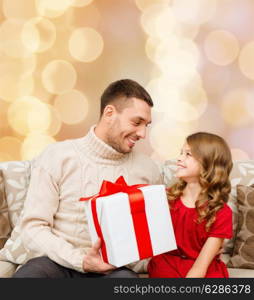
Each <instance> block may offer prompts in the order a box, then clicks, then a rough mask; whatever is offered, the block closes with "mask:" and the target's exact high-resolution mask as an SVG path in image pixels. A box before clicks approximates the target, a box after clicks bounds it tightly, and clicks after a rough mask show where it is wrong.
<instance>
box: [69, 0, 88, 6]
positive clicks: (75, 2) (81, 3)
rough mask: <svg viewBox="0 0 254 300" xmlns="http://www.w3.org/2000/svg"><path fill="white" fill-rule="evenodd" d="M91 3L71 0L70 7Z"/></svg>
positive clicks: (85, 0) (82, 0) (84, 0)
mask: <svg viewBox="0 0 254 300" xmlns="http://www.w3.org/2000/svg"><path fill="white" fill-rule="evenodd" d="M91 2H93V0H71V6H74V7H82V6H86V5H88V4H90V3H91Z"/></svg>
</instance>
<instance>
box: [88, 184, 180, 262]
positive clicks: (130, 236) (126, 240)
mask: <svg viewBox="0 0 254 300" xmlns="http://www.w3.org/2000/svg"><path fill="white" fill-rule="evenodd" d="M139 190H141V191H142V193H143V199H144V204H145V205H144V213H145V216H146V220H147V223H146V222H145V223H146V224H147V225H148V227H147V231H148V234H149V236H150V241H151V243H150V244H151V247H152V249H151V252H149V251H148V252H149V253H147V251H146V257H140V250H139V247H138V243H137V236H136V233H137V232H135V226H134V223H133V216H132V213H131V208H130V201H129V195H128V194H127V193H124V192H118V193H116V194H112V195H108V196H102V197H98V198H96V213H97V220H98V223H99V225H100V229H101V233H102V236H103V240H104V242H105V247H106V253H107V260H108V263H110V264H112V265H114V266H116V267H121V266H124V265H126V264H129V263H132V262H135V261H138V260H140V259H143V258H148V257H152V256H154V255H158V254H161V253H164V252H167V251H171V250H175V249H176V248H177V246H176V241H175V236H174V230H173V226H172V222H171V215H170V211H169V205H168V201H167V196H166V191H165V186H164V185H147V186H143V187H139ZM91 203H92V200H89V201H87V205H86V213H87V217H88V226H89V231H90V235H91V239H92V243H95V242H96V241H97V239H98V234H97V231H96V227H95V223H94V215H93V212H92V204H91ZM138 218H139V216H138V215H136V219H138ZM138 221H140V220H138ZM141 222H143V221H141ZM143 225H144V224H142V226H143ZM144 236H145V234H144ZM140 239H141V240H140ZM140 242H141V243H140ZM139 245H140V246H141V248H142V247H146V244H145V242H144V243H143V242H142V236H141V237H140V233H139ZM144 250H145V249H144ZM104 260H105V259H104Z"/></svg>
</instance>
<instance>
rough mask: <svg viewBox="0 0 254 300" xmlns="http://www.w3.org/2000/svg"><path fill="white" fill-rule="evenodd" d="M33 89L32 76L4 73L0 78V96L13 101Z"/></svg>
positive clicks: (31, 91) (29, 93) (28, 93)
mask: <svg viewBox="0 0 254 300" xmlns="http://www.w3.org/2000/svg"><path fill="white" fill-rule="evenodd" d="M33 89H34V79H33V76H26V77H23V76H17V75H11V74H6V75H2V77H1V80H0V97H1V98H3V99H4V100H5V101H8V102H13V101H15V100H16V99H17V98H20V97H22V96H26V95H31V94H32V93H33Z"/></svg>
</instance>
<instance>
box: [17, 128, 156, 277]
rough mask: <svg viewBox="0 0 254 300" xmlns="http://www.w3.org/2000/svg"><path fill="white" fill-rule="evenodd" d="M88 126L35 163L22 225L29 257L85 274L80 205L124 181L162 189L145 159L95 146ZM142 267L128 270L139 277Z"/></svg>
mask: <svg viewBox="0 0 254 300" xmlns="http://www.w3.org/2000/svg"><path fill="white" fill-rule="evenodd" d="M94 128H95V126H92V127H91V129H90V131H89V132H88V134H87V135H86V136H85V137H83V138H79V139H73V140H67V141H63V142H57V143H54V144H51V145H50V146H48V147H47V149H46V150H45V151H44V152H43V153H42V154H41V155H40V156H39V157H38V158H37V159H36V160H35V161H34V164H33V167H32V174H31V180H30V185H29V189H28V193H27V199H26V201H25V204H24V216H23V219H22V223H21V227H22V239H23V242H24V246H25V247H26V248H28V249H29V250H31V251H33V253H34V256H40V255H47V256H48V257H49V258H51V259H52V260H54V261H55V262H57V263H59V264H61V265H63V266H65V267H67V268H72V269H75V270H77V271H80V272H84V271H83V268H82V262H83V258H84V255H85V254H86V251H87V249H89V248H90V247H91V240H90V236H89V232H88V226H87V219H86V214H85V205H86V203H84V202H81V201H79V199H80V198H81V197H88V196H91V195H93V194H96V193H98V191H99V188H100V186H101V183H102V181H103V180H109V181H115V180H116V179H117V178H118V177H119V176H121V175H122V176H124V178H125V180H126V182H127V183H128V184H138V183H149V184H161V183H162V178H161V175H160V170H159V168H158V166H157V165H156V164H155V163H154V162H153V161H152V160H151V159H150V158H149V157H147V156H145V155H143V154H140V153H137V152H131V153H129V154H122V153H119V152H117V151H116V150H114V149H113V148H112V147H110V146H109V145H107V144H106V143H104V142H103V141H102V140H100V139H99V138H98V137H97V136H96V135H95V133H94ZM146 264H147V261H140V262H138V263H135V264H131V265H130V268H132V269H134V270H135V271H136V272H144V271H145V269H146Z"/></svg>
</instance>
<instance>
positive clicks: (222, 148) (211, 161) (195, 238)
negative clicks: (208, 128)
mask: <svg viewBox="0 0 254 300" xmlns="http://www.w3.org/2000/svg"><path fill="white" fill-rule="evenodd" d="M232 165H233V164H232V158H231V153H230V149H229V147H228V145H227V144H226V142H225V141H224V140H223V139H222V138H221V137H219V136H217V135H215V134H211V133H206V132H198V133H195V134H192V135H190V136H188V137H187V139H186V142H185V144H184V146H183V148H182V151H181V155H180V157H179V159H178V160H177V166H178V168H177V171H176V177H177V178H178V182H177V183H175V184H174V185H173V186H172V187H170V189H168V200H169V204H170V212H171V217H172V223H173V227H174V232H175V237H176V243H177V247H178V249H177V250H174V251H170V252H167V253H163V254H160V255H157V256H154V257H153V258H152V259H151V260H150V262H149V264H148V273H149V277H164V278H165V277H171V278H176V277H181V278H182V277H206V278H208V277H215V278H219V277H228V271H227V268H226V266H225V264H224V263H223V262H222V261H221V260H220V258H219V255H218V253H219V252H220V249H221V247H222V243H223V240H224V238H228V239H229V238H231V237H232V211H231V209H230V207H229V206H228V205H227V204H226V202H227V201H228V198H229V193H230V190H231V185H230V181H229V174H230V171H231V169H232Z"/></svg>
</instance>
